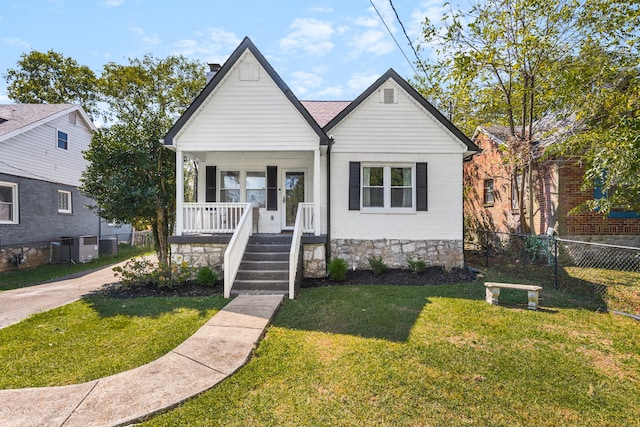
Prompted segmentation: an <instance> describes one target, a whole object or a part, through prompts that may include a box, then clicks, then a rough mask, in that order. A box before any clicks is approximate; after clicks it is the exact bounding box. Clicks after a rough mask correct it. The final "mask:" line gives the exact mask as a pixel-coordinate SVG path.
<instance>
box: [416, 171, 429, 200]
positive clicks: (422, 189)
mask: <svg viewBox="0 0 640 427" xmlns="http://www.w3.org/2000/svg"><path fill="white" fill-rule="evenodd" d="M416 210H417V211H426V210H427V164H426V163H416Z"/></svg>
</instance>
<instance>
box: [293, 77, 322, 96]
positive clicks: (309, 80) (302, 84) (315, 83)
mask: <svg viewBox="0 0 640 427" xmlns="http://www.w3.org/2000/svg"><path fill="white" fill-rule="evenodd" d="M314 71H315V70H314ZM290 76H291V78H290V79H289V82H290V83H291V89H292V90H293V92H294V93H295V94H296V95H297V96H298V97H300V96H302V95H305V94H307V93H309V91H310V90H311V89H314V88H317V87H319V86H320V85H321V84H322V83H323V82H324V78H323V77H322V76H320V75H318V74H316V73H315V72H314V73H309V72H307V71H294V72H293V73H291V74H290Z"/></svg>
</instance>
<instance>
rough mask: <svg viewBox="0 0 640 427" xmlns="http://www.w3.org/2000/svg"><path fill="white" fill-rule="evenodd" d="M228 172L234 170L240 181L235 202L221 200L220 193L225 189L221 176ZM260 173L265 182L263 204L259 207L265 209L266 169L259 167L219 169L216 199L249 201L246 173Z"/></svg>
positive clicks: (239, 201)
mask: <svg viewBox="0 0 640 427" xmlns="http://www.w3.org/2000/svg"><path fill="white" fill-rule="evenodd" d="M228 172H234V173H238V179H239V181H240V188H239V190H238V191H239V192H240V194H239V196H238V199H239V200H238V201H237V202H226V201H225V202H223V201H222V194H223V191H225V190H227V189H225V188H224V187H223V185H224V179H223V176H224V174H226V173H228ZM252 172H255V173H261V174H263V175H264V183H265V187H264V206H259V207H260V209H266V208H267V169H266V168H265V169H259V168H250V169H240V168H233V169H225V170H221V171H220V172H218V176H217V179H218V182H219V183H220V184H219V185H217V188H216V191H217V194H216V197H217V198H216V200H219V201H220V202H221V203H249V200H247V174H249V173H252Z"/></svg>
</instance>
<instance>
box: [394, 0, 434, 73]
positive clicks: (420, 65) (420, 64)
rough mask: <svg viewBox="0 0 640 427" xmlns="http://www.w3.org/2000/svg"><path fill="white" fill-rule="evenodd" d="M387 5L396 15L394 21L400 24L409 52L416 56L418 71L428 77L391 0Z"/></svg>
mask: <svg viewBox="0 0 640 427" xmlns="http://www.w3.org/2000/svg"><path fill="white" fill-rule="evenodd" d="M389 4H390V5H391V9H393V13H395V14H396V19H397V20H398V23H399V24H400V27H401V28H402V32H403V33H404V36H405V37H406V38H407V41H408V42H409V46H411V50H413V54H414V55H415V56H416V60H417V61H418V66H419V67H420V69H421V70H422V72H423V73H424V75H425V76H428V74H427V70H426V69H425V68H424V64H423V63H422V59H420V56H419V55H418V51H417V50H416V48H415V47H414V46H413V42H412V41H411V38H409V35H408V34H407V30H406V28H405V27H404V24H403V23H402V20H401V19H400V16H399V15H398V11H397V10H396V7H395V6H394V5H393V0H389ZM396 43H397V42H396ZM403 53H404V52H403ZM413 71H414V72H415V70H413ZM416 74H417V73H416Z"/></svg>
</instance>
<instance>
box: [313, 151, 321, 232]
mask: <svg viewBox="0 0 640 427" xmlns="http://www.w3.org/2000/svg"><path fill="white" fill-rule="evenodd" d="M313 217H314V221H313V228H314V232H315V233H314V234H315V235H316V236H319V235H320V147H318V148H316V149H315V150H314V151H313Z"/></svg>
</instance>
